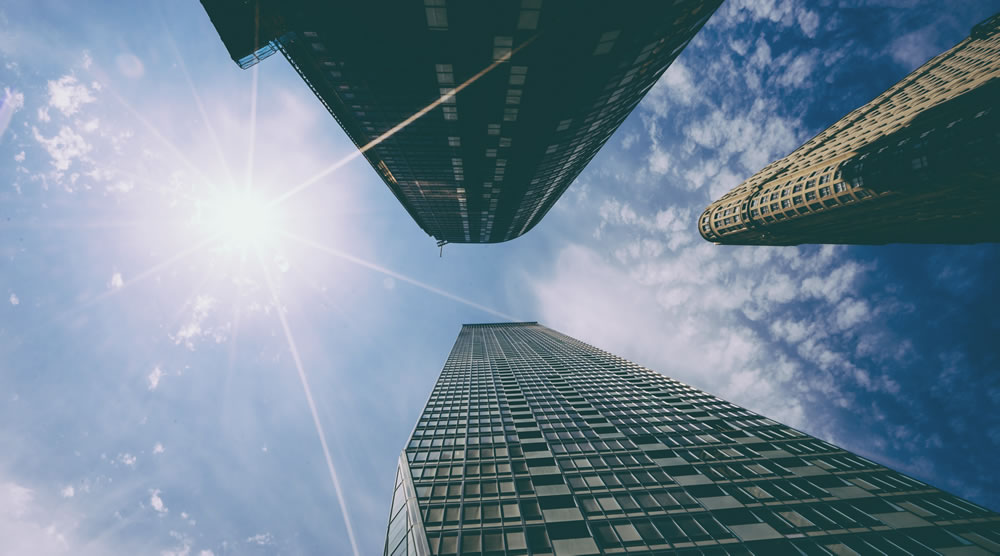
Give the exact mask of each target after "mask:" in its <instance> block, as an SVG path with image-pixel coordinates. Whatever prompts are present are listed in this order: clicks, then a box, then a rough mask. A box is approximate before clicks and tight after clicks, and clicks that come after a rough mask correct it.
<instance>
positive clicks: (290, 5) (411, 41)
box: [202, 0, 721, 243]
mask: <svg viewBox="0 0 1000 556" xmlns="http://www.w3.org/2000/svg"><path fill="white" fill-rule="evenodd" d="M720 2H721V0H675V1H670V2H667V1H654V2H651V1H648V0H618V1H615V2H608V1H595V0H544V2H543V0H492V1H455V0H412V1H407V2H399V1H398V0H394V1H386V0H379V1H375V0H366V1H364V2H325V1H320V0H282V1H278V0H202V4H203V5H204V7H205V9H206V11H207V12H208V14H209V16H210V17H211V19H212V22H213V23H214V24H215V26H216V29H217V30H218V31H219V34H220V36H221V37H222V40H223V42H224V43H225V45H226V47H227V48H228V49H229V52H230V54H231V56H232V58H233V59H234V60H236V61H237V62H238V63H239V64H240V66H241V67H249V66H250V65H253V64H254V63H256V62H257V61H259V60H260V59H262V58H264V57H266V56H268V55H270V54H273V53H274V52H276V51H281V52H282V53H284V55H285V56H286V58H288V60H289V62H291V64H292V66H293V67H294V68H295V69H296V70H297V71H298V72H299V74H300V75H301V76H302V78H303V79H304V80H305V81H306V83H307V84H308V85H309V87H311V88H312V90H313V91H314V92H315V93H316V96H317V97H319V99H320V101H321V102H322V103H323V105H324V106H325V107H326V108H327V110H329V111H330V113H331V114H332V115H333V117H334V118H335V119H336V120H337V122H338V123H340V124H341V126H342V127H343V128H344V131H346V132H347V134H348V135H349V136H350V138H351V140H352V141H354V144H355V145H357V146H358V148H359V149H362V150H363V152H364V156H365V157H366V158H367V159H368V162H369V163H370V164H371V165H372V167H373V168H375V170H376V171H377V172H378V174H379V176H380V177H381V178H382V180H383V181H384V182H385V184H386V185H387V186H389V189H390V190H391V191H392V192H393V194H394V195H395V196H396V198H397V199H399V201H400V203H402V204H403V206H404V207H405V208H406V210H407V211H408V212H409V213H410V216H412V217H413V219H414V220H415V221H416V222H417V224H418V225H419V226H420V227H421V228H422V229H423V230H424V231H425V232H427V233H428V234H430V235H432V236H434V237H435V238H437V239H438V240H439V241H446V242H455V243H496V242H501V241H507V240H509V239H513V238H516V237H518V236H520V235H521V234H524V233H525V232H527V231H528V230H530V229H531V228H532V227H534V226H535V225H536V224H537V223H538V222H539V221H540V220H541V219H542V217H543V216H545V214H546V213H547V212H548V210H549V209H550V208H551V207H552V205H553V204H555V202H556V200H558V199H559V197H560V195H562V193H563V192H564V191H565V190H566V188H567V187H569V185H570V183H572V181H573V180H574V179H575V178H576V176H577V175H578V174H579V173H580V172H581V171H582V170H583V168H584V167H585V166H586V165H587V163H588V162H589V161H590V159H591V158H593V157H594V155H595V154H597V151H598V150H599V149H600V148H601V146H602V145H604V143H605V141H607V140H608V138H609V137H610V136H611V134H612V133H613V132H614V131H615V129H617V128H618V126H619V125H620V124H621V123H622V121H624V120H625V117H626V116H627V115H628V114H629V112H631V111H632V109H633V108H634V107H635V105H636V104H637V103H638V102H639V100H640V99H641V98H642V97H643V95H644V94H645V93H646V91H648V90H649V88H650V87H652V86H653V84H654V83H656V80H657V79H658V78H659V77H660V75H661V74H662V73H663V71H664V70H666V69H667V66H669V65H670V63H671V62H672V61H673V60H674V58H676V57H677V55H678V54H679V53H680V52H681V50H682V49H683V48H684V47H685V46H686V45H687V43H688V41H690V40H691V38H692V37H693V36H694V34H695V33H696V32H697V31H698V29H700V28H701V26H702V25H703V24H704V23H705V21H707V20H708V18H709V16H710V15H711V14H712V13H713V12H714V11H715V8H717V7H718V5H719V4H720ZM435 103H436V104H435ZM428 107H430V108H431V109H430V110H429V111H428V112H426V113H425V114H423V115H422V116H421V117H419V118H417V119H415V120H413V121H412V122H409V123H408V124H407V125H405V127H402V128H399V127H398V126H399V124H401V123H404V122H407V121H408V118H409V117H410V116H412V115H414V114H418V113H421V111H422V110H424V109H425V108H428ZM383 138H384V139H383Z"/></svg>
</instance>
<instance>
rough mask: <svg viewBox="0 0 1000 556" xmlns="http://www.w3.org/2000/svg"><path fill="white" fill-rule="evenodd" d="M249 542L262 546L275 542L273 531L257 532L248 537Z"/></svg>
mask: <svg viewBox="0 0 1000 556" xmlns="http://www.w3.org/2000/svg"><path fill="white" fill-rule="evenodd" d="M247 542H248V543H251V544H258V545H260V546H266V545H269V544H274V536H273V535H271V533H257V534H256V535H254V536H252V537H248V538H247Z"/></svg>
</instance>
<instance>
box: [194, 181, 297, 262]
mask: <svg viewBox="0 0 1000 556" xmlns="http://www.w3.org/2000/svg"><path fill="white" fill-rule="evenodd" d="M198 204H199V210H198V220H199V224H200V225H201V226H202V227H203V228H204V230H205V232H206V233H208V234H211V236H213V237H218V239H219V241H220V242H221V243H222V245H224V246H226V247H232V248H236V249H239V250H241V251H245V250H246V249H249V248H253V249H259V248H261V247H264V246H267V245H269V244H273V243H274V242H275V240H276V239H277V237H278V235H279V234H278V230H279V229H280V224H281V218H280V210H279V208H278V206H277V205H276V204H275V203H273V202H270V200H269V199H267V198H264V197H263V196H262V195H260V194H259V193H258V192H255V191H252V190H236V189H233V190H229V191H225V192H220V193H218V194H215V195H213V196H211V197H209V198H208V199H205V200H204V201H201V202H200V203H198Z"/></svg>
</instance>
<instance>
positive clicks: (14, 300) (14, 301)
mask: <svg viewBox="0 0 1000 556" xmlns="http://www.w3.org/2000/svg"><path fill="white" fill-rule="evenodd" d="M9 299H10V304H11V305H13V306H15V307H16V306H18V305H20V304H21V299H20V298H18V297H17V295H15V294H13V293H12V294H10V298H9Z"/></svg>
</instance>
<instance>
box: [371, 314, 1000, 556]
mask: <svg viewBox="0 0 1000 556" xmlns="http://www.w3.org/2000/svg"><path fill="white" fill-rule="evenodd" d="M391 507H392V509H391V513H390V518H389V526H388V533H387V537H386V544H385V551H384V553H385V554H386V555H390V554H391V555H393V556H398V555H401V554H418V555H425V554H533V555H539V554H555V555H564V554H573V555H584V554H621V553H626V552H627V553H629V554H649V553H656V554H667V553H670V554H674V553H676V554H689V555H696V554H704V555H722V554H761V555H775V554H837V555H847V554H863V555H867V554H947V555H959V554H962V555H972V554H989V553H1000V515H998V514H996V513H993V512H990V511H988V510H985V509H983V508H981V507H979V506H976V505H975V504H972V503H970V502H967V501H965V500H962V499H960V498H957V497H955V496H952V495H950V494H947V493H945V492H942V491H940V490H937V489H935V488H933V487H930V486H928V485H926V484H924V483H922V482H920V481H917V480H915V479H912V478H910V477H907V476H905V475H901V474H899V473H896V472H894V471H891V470H889V469H886V468H885V467H882V466H881V465H878V464H876V463H873V462H871V461H869V460H867V459H865V458H862V457H859V456H857V455H855V454H852V453H850V452H846V451H844V450H842V449H840V448H837V447H836V446H833V445H831V444H829V443H827V442H823V441H822V440H818V439H816V438H813V437H811V436H809V435H807V434H804V433H802V432H800V431H797V430H795V429H792V428H790V427H786V426H784V425H782V424H780V423H777V422H775V421H772V420H770V419H768V418H766V417H762V416H760V415H757V414H755V413H753V412H750V411H747V410H746V409H743V408H741V407H738V406H736V405H733V404H731V403H729V402H726V401H724V400H721V399H719V398H716V397H714V396H711V395H709V394H706V393H704V392H701V391H699V390H696V389H694V388H691V387H690V386H687V385H685V384H682V383H680V382H677V381H676V380H672V379H670V378H667V377H665V376H663V375H660V374H658V373H656V372H653V371H650V370H648V369H645V368H642V367H640V366H639V365H636V364H634V363H630V362H629V361H626V360H624V359H622V358H620V357H616V356H614V355H612V354H610V353H607V352H604V351H601V350H599V349H597V348H594V347H592V346H589V345H587V344H585V343H583V342H580V341H578V340H575V339H573V338H570V337H569V336H566V335H563V334H560V333H558V332H555V331H553V330H550V329H548V328H545V327H544V326H539V325H538V324H537V323H533V322H531V323H510V324H468V325H465V326H463V327H462V331H461V333H460V334H459V336H458V340H457V341H456V342H455V346H454V348H453V349H452V351H451V355H450V356H449V357H448V360H447V362H446V363H445V366H444V370H443V371H442V372H441V376H440V378H439V379H438V381H437V384H436V385H435V386H434V390H433V392H432V393H431V396H430V399H429V400H428V401H427V406H426V407H425V408H424V411H423V413H422V414H421V416H420V419H419V421H417V426H416V428H415V429H414V431H413V434H412V436H411V438H410V441H409V444H408V445H407V447H406V449H405V450H404V451H403V453H402V455H401V456H400V458H399V466H398V471H397V476H396V483H395V488H394V494H393V499H392V506H391Z"/></svg>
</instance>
